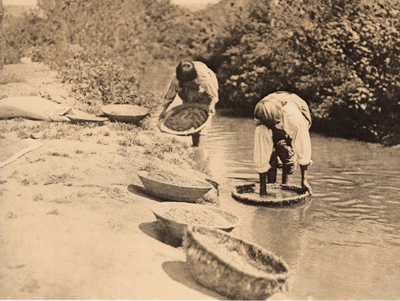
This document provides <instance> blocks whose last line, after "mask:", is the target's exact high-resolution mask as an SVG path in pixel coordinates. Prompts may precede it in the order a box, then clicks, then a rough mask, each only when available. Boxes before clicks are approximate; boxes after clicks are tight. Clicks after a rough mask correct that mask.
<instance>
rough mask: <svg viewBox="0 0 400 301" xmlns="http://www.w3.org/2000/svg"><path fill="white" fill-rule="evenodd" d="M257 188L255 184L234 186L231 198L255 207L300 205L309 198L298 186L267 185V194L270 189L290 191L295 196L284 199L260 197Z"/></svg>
mask: <svg viewBox="0 0 400 301" xmlns="http://www.w3.org/2000/svg"><path fill="white" fill-rule="evenodd" d="M257 188H259V186H258V185H256V184H247V185H240V186H236V187H235V188H234V189H233V190H232V197H233V198H234V199H236V200H238V201H241V202H243V203H249V204H255V205H265V206H287V205H293V204H297V203H300V202H302V201H304V200H305V199H306V198H307V197H309V196H310V195H309V193H308V192H304V190H303V189H302V188H301V187H299V186H294V185H287V184H276V183H274V184H267V192H268V190H271V189H280V190H282V191H290V192H293V193H294V194H295V195H293V196H290V197H285V198H272V197H268V194H267V195H266V196H262V197H260V195H259V190H258V189H257Z"/></svg>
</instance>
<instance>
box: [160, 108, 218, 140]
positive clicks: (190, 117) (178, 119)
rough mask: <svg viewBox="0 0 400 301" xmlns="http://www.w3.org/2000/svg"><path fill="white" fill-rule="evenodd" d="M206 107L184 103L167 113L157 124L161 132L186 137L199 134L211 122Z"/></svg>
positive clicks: (210, 116)
mask: <svg viewBox="0 0 400 301" xmlns="http://www.w3.org/2000/svg"><path fill="white" fill-rule="evenodd" d="M211 118H212V115H211V114H208V107H207V106H206V105H204V104H200V103H184V104H182V105H179V106H176V107H173V108H172V109H171V110H169V111H167V113H166V114H165V116H164V117H163V118H161V119H160V120H159V122H158V128H159V129H160V131H161V132H164V133H168V134H172V135H178V136H188V135H192V134H195V133H198V132H200V131H201V130H202V129H204V128H205V127H206V126H207V124H208V123H209V122H210V121H211Z"/></svg>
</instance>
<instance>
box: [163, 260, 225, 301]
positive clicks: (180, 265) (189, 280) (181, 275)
mask: <svg viewBox="0 0 400 301" xmlns="http://www.w3.org/2000/svg"><path fill="white" fill-rule="evenodd" d="M162 267H163V269H164V271H165V272H166V273H167V274H168V276H169V277H171V279H173V280H175V281H177V282H179V283H182V284H183V285H186V286H187V287H188V288H191V289H193V290H196V291H198V292H200V293H202V294H204V295H207V296H210V297H212V298H215V299H216V300H229V299H227V298H225V297H224V296H222V295H219V294H218V293H216V292H214V291H212V290H209V289H207V288H205V287H203V286H202V285H200V284H198V283H197V282H196V281H195V280H194V279H193V277H192V274H191V273H190V270H189V266H188V264H187V263H186V262H184V261H166V262H164V263H163V264H162Z"/></svg>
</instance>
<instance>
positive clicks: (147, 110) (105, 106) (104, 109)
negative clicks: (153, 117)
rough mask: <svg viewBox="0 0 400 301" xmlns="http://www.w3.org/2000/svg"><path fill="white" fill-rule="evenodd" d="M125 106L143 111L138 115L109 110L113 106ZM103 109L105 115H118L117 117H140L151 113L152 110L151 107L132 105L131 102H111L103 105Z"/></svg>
mask: <svg viewBox="0 0 400 301" xmlns="http://www.w3.org/2000/svg"><path fill="white" fill-rule="evenodd" d="M123 107H125V108H127V107H130V108H135V109H140V111H142V112H140V113H139V114H137V115H132V114H128V115H127V114H115V113H111V112H109V109H110V110H111V108H123ZM101 111H102V112H103V113H104V114H105V115H107V116H110V117H114V118H115V117H117V118H118V117H119V118H123V117H125V118H139V117H143V116H146V115H149V114H150V110H149V109H147V108H144V107H141V106H138V105H130V104H109V105H104V106H102V107H101Z"/></svg>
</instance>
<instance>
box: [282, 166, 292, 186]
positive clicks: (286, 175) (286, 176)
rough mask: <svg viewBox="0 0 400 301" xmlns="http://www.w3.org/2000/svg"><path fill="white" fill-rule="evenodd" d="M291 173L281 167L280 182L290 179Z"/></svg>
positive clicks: (283, 182) (286, 181) (286, 182)
mask: <svg viewBox="0 0 400 301" xmlns="http://www.w3.org/2000/svg"><path fill="white" fill-rule="evenodd" d="M290 178H291V175H290V174H289V173H288V172H287V171H286V170H285V168H283V169H282V184H288V183H289V181H290Z"/></svg>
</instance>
